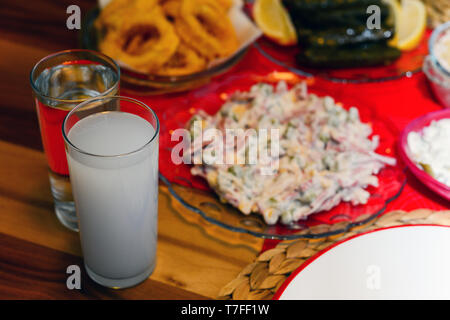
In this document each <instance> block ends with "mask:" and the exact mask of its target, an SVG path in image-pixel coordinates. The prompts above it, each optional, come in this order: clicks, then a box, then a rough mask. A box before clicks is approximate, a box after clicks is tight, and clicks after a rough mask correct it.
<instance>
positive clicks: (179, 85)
mask: <svg viewBox="0 0 450 320" xmlns="http://www.w3.org/2000/svg"><path fill="white" fill-rule="evenodd" d="M99 13H100V10H99V8H94V9H92V10H91V11H89V12H88V13H87V15H86V18H85V19H84V20H83V26H82V28H81V32H80V35H79V38H80V39H79V40H80V43H81V47H82V48H84V49H90V50H98V45H97V42H98V39H97V33H96V32H95V29H94V21H95V19H96V18H97V17H98V15H99ZM247 51H248V47H247V48H243V49H242V50H240V51H239V52H238V53H236V54H234V55H233V56H231V57H230V58H228V59H226V60H224V61H223V62H221V63H219V64H217V65H215V66H213V67H211V68H209V69H206V70H203V71H200V72H196V73H192V74H188V75H183V76H159V75H153V74H145V73H139V72H136V71H132V70H129V69H127V68H124V67H122V66H121V68H120V71H121V80H123V81H122V83H123V85H122V88H121V89H125V90H126V91H127V92H130V93H134V94H138V95H152V94H164V93H172V92H183V91H187V90H192V89H195V88H198V87H200V86H203V85H205V84H207V83H208V82H210V81H211V78H212V77H214V76H217V75H220V74H222V73H225V72H226V71H228V70H229V69H231V68H232V67H233V66H235V65H236V64H237V63H238V62H239V61H240V60H241V59H242V58H243V57H244V55H245V54H246V53H247Z"/></svg>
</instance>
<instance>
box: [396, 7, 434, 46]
mask: <svg viewBox="0 0 450 320" xmlns="http://www.w3.org/2000/svg"><path fill="white" fill-rule="evenodd" d="M397 14H398V16H397V17H396V24H395V28H396V33H397V35H396V36H397V37H398V38H397V48H398V49H400V50H402V51H407V50H412V49H414V48H416V47H417V46H418V45H419V43H420V41H421V40H422V37H423V34H424V33H425V29H426V26H427V11H426V8H425V5H424V4H423V3H422V2H421V1H420V0H403V1H402V3H401V9H400V12H398V13H397Z"/></svg>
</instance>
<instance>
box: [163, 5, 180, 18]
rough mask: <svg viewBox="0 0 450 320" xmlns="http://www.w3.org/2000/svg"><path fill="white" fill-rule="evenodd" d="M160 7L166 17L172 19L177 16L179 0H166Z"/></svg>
mask: <svg viewBox="0 0 450 320" xmlns="http://www.w3.org/2000/svg"><path fill="white" fill-rule="evenodd" d="M161 7H162V9H163V11H164V14H165V15H166V17H168V18H169V20H172V21H174V20H175V19H176V18H178V17H179V14H180V8H181V0H166V1H165V2H164V3H162V4H161Z"/></svg>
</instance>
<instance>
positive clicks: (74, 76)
mask: <svg viewBox="0 0 450 320" xmlns="http://www.w3.org/2000/svg"><path fill="white" fill-rule="evenodd" d="M119 79H120V69H119V66H118V65H117V64H116V63H115V62H114V60H112V59H111V58H109V57H107V56H105V55H103V54H101V53H99V52H95V51H90V50H81V49H80V50H78V49H74V50H66V51H61V52H57V53H54V54H51V55H49V56H47V57H45V58H43V59H42V60H41V61H39V62H38V63H37V64H36V65H35V66H34V68H33V69H32V70H31V74H30V82H31V88H32V89H33V93H34V99H35V102H36V109H37V114H38V118H39V126H40V129H41V137H42V143H43V145H44V150H45V154H46V156H47V162H48V166H49V177H50V185H51V190H52V195H53V199H54V203H55V212H56V215H57V217H58V219H59V220H60V221H61V223H62V224H63V225H65V226H66V227H68V228H69V229H71V230H74V231H78V222H77V217H76V214H75V208H74V203H73V198H72V191H71V186H70V179H69V169H68V167H67V160H66V154H65V151H64V140H63V137H62V135H61V126H62V123H63V120H64V117H65V116H66V115H67V114H68V113H69V111H70V110H71V109H73V108H74V107H75V106H76V105H78V104H79V103H81V102H83V101H85V100H86V99H88V98H91V97H95V96H111V95H112V96H114V95H117V94H118V91H119Z"/></svg>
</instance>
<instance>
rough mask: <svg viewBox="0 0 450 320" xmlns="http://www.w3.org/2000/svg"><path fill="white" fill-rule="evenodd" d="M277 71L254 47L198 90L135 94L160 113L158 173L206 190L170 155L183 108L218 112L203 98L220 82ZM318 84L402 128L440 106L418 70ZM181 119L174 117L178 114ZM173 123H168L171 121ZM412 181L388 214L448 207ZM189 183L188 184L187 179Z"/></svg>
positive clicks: (214, 101) (213, 103) (213, 97)
mask: <svg viewBox="0 0 450 320" xmlns="http://www.w3.org/2000/svg"><path fill="white" fill-rule="evenodd" d="M274 71H280V72H283V71H286V70H284V69H283V68H281V67H279V66H278V65H276V64H274V63H272V62H271V61H269V60H267V59H266V58H265V57H263V56H262V55H261V54H260V53H259V52H258V51H257V50H256V49H255V48H250V50H249V52H248V53H247V55H246V56H245V57H244V58H243V60H242V61H241V62H240V63H239V64H238V65H237V66H235V67H234V68H233V69H232V70H230V71H228V72H227V73H226V74H224V75H222V76H219V77H216V78H214V80H213V81H212V82H211V83H210V84H208V85H206V86H204V87H202V88H199V89H196V90H192V91H190V92H186V93H177V94H167V95H161V96H144V97H143V96H134V97H135V98H137V99H139V100H141V101H143V102H145V103H147V104H148V105H149V106H150V107H152V108H153V109H154V110H155V112H156V113H157V115H158V117H159V119H160V123H161V132H160V161H159V166H160V171H161V173H162V174H163V175H164V176H165V177H166V178H168V179H169V180H170V181H172V182H178V183H182V184H183V180H184V181H189V184H191V185H192V186H194V187H196V188H200V189H208V186H207V184H206V183H205V182H204V181H203V180H202V179H201V178H198V177H193V176H192V175H191V174H190V167H189V166H187V165H183V164H181V165H175V164H174V163H173V162H172V161H171V160H170V159H171V158H170V155H171V150H170V149H169V146H170V145H171V143H172V144H173V142H171V141H170V135H171V130H173V128H174V126H173V124H174V123H178V124H179V127H184V123H185V122H186V121H187V120H188V119H187V118H186V114H188V112H184V113H183V112H179V111H180V110H187V111H191V113H192V112H193V111H194V110H196V109H197V108H201V109H204V110H205V111H207V112H209V113H211V114H212V113H215V112H216V111H217V110H218V108H219V107H220V105H221V103H220V102H221V101H220V100H217V99H218V98H217V96H218V95H217V94H214V95H211V101H208V99H206V100H205V99H204V97H205V95H206V96H207V93H208V92H213V93H216V90H217V88H218V87H219V86H220V83H221V82H222V81H224V80H225V79H227V81H229V80H230V77H236V78H238V77H239V78H242V76H245V75H248V76H249V77H250V76H251V77H255V76H256V75H261V76H265V75H267V74H269V73H271V72H274ZM314 86H315V87H318V88H321V90H322V91H324V92H326V93H327V95H330V96H332V97H334V98H335V99H336V101H342V100H344V101H345V100H348V99H349V98H350V100H355V101H364V102H366V103H368V104H369V105H370V106H371V107H372V108H375V109H376V112H377V113H379V114H381V115H383V117H384V118H386V119H389V120H388V121H390V122H391V124H390V125H392V126H393V127H395V128H397V129H398V131H399V132H401V130H402V129H403V128H404V127H405V126H406V125H407V124H408V123H409V122H410V121H411V120H413V119H415V118H417V117H419V116H421V115H423V114H425V113H428V112H431V111H435V110H439V109H441V108H442V107H441V106H440V105H439V104H438V103H437V102H436V101H435V100H434V98H433V96H432V93H431V90H430V88H429V86H428V83H427V79H426V76H425V75H424V74H423V73H422V72H419V73H417V74H415V75H413V76H412V77H410V78H406V77H405V78H401V79H398V80H392V81H386V82H379V83H364V84H342V83H334V82H330V81H327V80H324V79H320V78H316V79H315V83H314ZM196 96H202V97H203V98H202V105H201V106H196V105H192V102H193V101H194V102H195V101H196V100H195V98H196ZM179 115H183V116H180V117H182V118H180V119H176V117H177V116H179ZM169 124H170V125H169ZM407 178H408V182H407V185H406V186H405V188H404V190H403V192H402V194H401V195H400V196H399V197H398V198H397V199H396V200H394V201H392V202H391V203H390V204H389V205H388V207H387V208H386V212H389V211H392V210H405V211H411V210H414V209H418V208H427V209H431V210H443V209H448V208H450V204H449V203H448V201H446V200H444V199H442V198H440V197H439V196H437V195H435V194H434V193H433V192H431V191H429V190H428V189H427V188H426V187H425V186H424V185H423V184H422V183H421V182H420V181H418V180H417V179H416V178H415V177H414V176H413V175H412V174H410V173H409V172H408V173H407ZM184 184H186V183H184ZM276 242H277V241H266V244H265V248H264V249H266V248H269V247H271V246H272V245H273V244H274V243H276Z"/></svg>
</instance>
